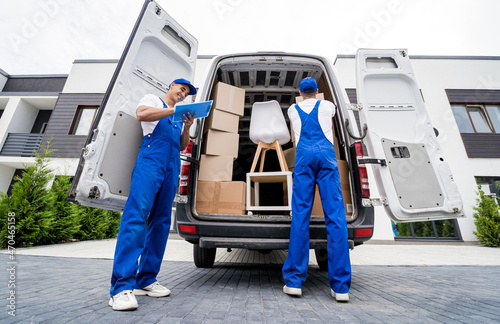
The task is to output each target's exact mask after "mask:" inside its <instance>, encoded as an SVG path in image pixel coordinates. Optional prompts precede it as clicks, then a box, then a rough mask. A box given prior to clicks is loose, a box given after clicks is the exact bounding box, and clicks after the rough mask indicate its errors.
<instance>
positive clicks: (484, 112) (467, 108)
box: [465, 104, 497, 134]
mask: <svg viewBox="0 0 500 324" xmlns="http://www.w3.org/2000/svg"><path fill="white" fill-rule="evenodd" d="M471 108H479V110H480V112H481V114H482V115H483V117H485V121H486V125H488V127H489V129H490V131H489V132H478V131H477V129H476V125H475V124H474V120H473V119H472V116H471V113H470V109H471ZM465 111H467V115H468V116H469V120H470V122H471V125H472V128H473V129H474V133H476V134H490V133H493V134H497V132H496V130H495V127H494V126H493V122H492V121H491V117H490V115H489V114H488V110H487V109H486V105H484V104H483V105H481V104H473V105H467V104H465Z"/></svg>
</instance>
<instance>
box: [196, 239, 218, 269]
mask: <svg viewBox="0 0 500 324" xmlns="http://www.w3.org/2000/svg"><path fill="white" fill-rule="evenodd" d="M216 252H217V249H216V248H202V247H200V245H199V244H193V256H194V264H195V265H196V266H197V267H198V268H211V267H212V266H213V265H214V262H215V253H216Z"/></svg>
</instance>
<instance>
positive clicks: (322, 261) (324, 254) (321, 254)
mask: <svg viewBox="0 0 500 324" xmlns="http://www.w3.org/2000/svg"><path fill="white" fill-rule="evenodd" d="M314 254H316V261H317V262H318V266H319V269H320V270H323V271H328V251H327V250H326V249H315V250H314Z"/></svg>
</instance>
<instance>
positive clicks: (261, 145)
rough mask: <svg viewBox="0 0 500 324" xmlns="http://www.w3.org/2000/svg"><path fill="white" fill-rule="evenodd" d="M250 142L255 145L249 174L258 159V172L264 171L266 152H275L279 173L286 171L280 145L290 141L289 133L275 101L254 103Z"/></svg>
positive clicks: (279, 107) (281, 112)
mask: <svg viewBox="0 0 500 324" xmlns="http://www.w3.org/2000/svg"><path fill="white" fill-rule="evenodd" d="M250 140H252V142H254V143H255V144H257V150H256V151H255V157H254V159H253V163H252V167H251V169H250V173H252V172H254V171H255V168H256V167H257V162H258V161H259V158H260V167H259V170H260V172H263V171H264V161H265V158H266V152H267V151H269V150H275V151H276V154H277V155H278V160H279V163H280V168H281V171H288V167H287V164H286V161H285V156H284V154H283V150H282V149H281V145H283V144H286V143H288V142H289V141H290V132H289V130H288V127H287V126H286V121H285V116H283V111H282V110H281V106H280V104H279V103H278V102H277V101H276V100H271V101H266V102H255V103H254V104H253V106H252V113H251V116H250Z"/></svg>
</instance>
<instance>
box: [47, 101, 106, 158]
mask: <svg viewBox="0 0 500 324" xmlns="http://www.w3.org/2000/svg"><path fill="white" fill-rule="evenodd" d="M103 97H104V94H101V93H97V94H95V93H94V94H88V93H85V94H71V93H61V94H60V95H59V98H58V99H57V103H56V106H55V107H54V111H53V112H52V115H51V117H50V121H49V123H48V125H47V129H46V130H45V134H44V137H43V139H42V144H45V145H46V144H47V141H48V140H49V139H50V138H51V137H52V141H51V144H52V145H51V148H52V149H55V150H57V151H55V152H54V153H53V154H52V156H53V157H72V158H78V157H80V155H81V152H82V148H83V145H84V144H85V141H86V139H87V136H79V135H68V133H69V131H70V128H71V124H72V122H73V118H74V117H75V113H76V111H77V108H78V106H100V105H101V102H102V99H103Z"/></svg>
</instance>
